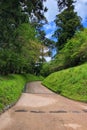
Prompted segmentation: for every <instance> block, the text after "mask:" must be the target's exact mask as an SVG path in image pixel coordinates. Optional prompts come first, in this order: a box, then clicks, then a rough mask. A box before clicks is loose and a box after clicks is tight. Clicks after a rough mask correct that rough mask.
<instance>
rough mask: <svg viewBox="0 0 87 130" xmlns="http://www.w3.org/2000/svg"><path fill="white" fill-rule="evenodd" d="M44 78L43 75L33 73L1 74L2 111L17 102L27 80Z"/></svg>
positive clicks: (0, 106) (0, 102)
mask: <svg viewBox="0 0 87 130" xmlns="http://www.w3.org/2000/svg"><path fill="white" fill-rule="evenodd" d="M37 80H43V77H41V76H39V77H37V76H34V75H31V74H23V75H16V74H15V75H8V76H0V111H2V110H3V109H4V108H5V107H6V106H7V105H9V104H12V103H15V102H16V101H17V100H18V99H19V97H20V95H21V93H22V91H23V89H24V86H25V84H26V83H27V82H31V81H37Z"/></svg>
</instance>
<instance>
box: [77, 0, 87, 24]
mask: <svg viewBox="0 0 87 130" xmlns="http://www.w3.org/2000/svg"><path fill="white" fill-rule="evenodd" d="M75 9H76V11H77V12H78V15H79V16H81V18H82V19H83V22H84V21H85V19H86V17H87V0H77V2H76V5H75Z"/></svg>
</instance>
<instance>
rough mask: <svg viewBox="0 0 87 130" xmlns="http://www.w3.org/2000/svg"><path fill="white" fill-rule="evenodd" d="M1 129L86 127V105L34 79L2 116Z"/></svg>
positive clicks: (79, 129)
mask: <svg viewBox="0 0 87 130" xmlns="http://www.w3.org/2000/svg"><path fill="white" fill-rule="evenodd" d="M0 130H87V104H83V103H79V102H75V101H72V100H69V99H67V98H64V97H62V96H59V95H56V94H54V93H53V92H51V91H50V90H48V89H46V88H45V87H44V86H42V85H41V84H40V82H32V83H29V84H27V88H26V93H23V94H22V96H21V98H20V100H19V101H18V103H17V104H16V105H15V106H14V107H12V108H11V109H9V110H8V111H7V112H5V113H4V114H2V115H1V116H0Z"/></svg>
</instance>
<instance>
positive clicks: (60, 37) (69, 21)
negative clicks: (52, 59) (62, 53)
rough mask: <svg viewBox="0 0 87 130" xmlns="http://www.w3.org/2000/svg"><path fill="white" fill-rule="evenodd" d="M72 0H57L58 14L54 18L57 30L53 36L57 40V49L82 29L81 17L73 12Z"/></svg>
mask: <svg viewBox="0 0 87 130" xmlns="http://www.w3.org/2000/svg"><path fill="white" fill-rule="evenodd" d="M74 3H75V1H74V0H58V8H59V11H60V14H58V15H57V16H56V19H55V23H56V26H57V29H56V31H55V34H54V36H56V38H57V48H58V49H62V48H63V47H64V45H65V43H66V42H67V40H68V39H70V38H71V37H73V35H74V34H75V32H76V31H78V30H80V29H82V28H83V26H82V25H81V17H79V16H78V15H77V12H75V10H74Z"/></svg>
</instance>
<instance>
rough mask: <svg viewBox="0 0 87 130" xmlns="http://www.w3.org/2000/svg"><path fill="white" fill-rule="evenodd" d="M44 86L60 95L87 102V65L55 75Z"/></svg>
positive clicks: (46, 80) (45, 81)
mask: <svg viewBox="0 0 87 130" xmlns="http://www.w3.org/2000/svg"><path fill="white" fill-rule="evenodd" d="M43 84H44V85H45V86H47V87H48V88H49V89H51V90H52V91H54V92H56V93H58V94H61V95H63V96H66V97H68V98H71V99H74V100H78V101H83V102H87V63H86V64H83V65H81V66H78V67H73V68H70V69H66V70H62V71H59V72H56V73H53V74H51V75H49V76H48V77H47V78H46V79H45V80H44V81H43Z"/></svg>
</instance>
